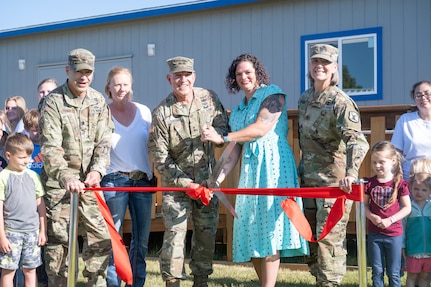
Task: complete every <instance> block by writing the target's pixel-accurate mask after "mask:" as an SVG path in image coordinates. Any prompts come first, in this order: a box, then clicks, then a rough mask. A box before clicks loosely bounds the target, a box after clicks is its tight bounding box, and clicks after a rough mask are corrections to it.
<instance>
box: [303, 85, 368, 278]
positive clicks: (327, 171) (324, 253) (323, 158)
mask: <svg viewBox="0 0 431 287" xmlns="http://www.w3.org/2000/svg"><path fill="white" fill-rule="evenodd" d="M298 109H299V110H298V112H299V144H300V148H301V151H302V159H301V162H300V165H299V172H298V173H299V176H300V177H301V186H302V187H323V186H338V184H339V181H340V180H341V179H342V178H344V177H346V176H353V177H356V178H357V177H358V172H359V167H360V165H361V163H362V160H363V159H364V157H365V155H366V153H367V151H368V149H369V145H368V142H367V140H366V138H365V136H364V135H363V134H362V132H361V119H360V115H359V110H358V107H357V106H356V104H355V103H354V102H353V100H352V99H351V98H350V97H348V96H347V95H346V94H345V93H344V92H343V91H342V90H340V89H339V88H338V87H336V86H329V87H328V88H326V89H325V90H324V91H323V92H321V93H319V94H316V93H314V89H313V88H311V89H309V90H307V91H305V92H304V94H303V95H302V96H301V97H300V99H299V103H298ZM334 202H335V199H316V200H313V199H311V200H310V199H308V200H307V199H305V200H304V212H305V214H306V216H307V218H308V219H309V221H310V224H311V225H312V228H313V229H314V230H313V232H314V233H315V235H316V236H319V235H320V233H321V231H322V229H323V226H324V224H325V223H326V219H327V217H328V214H329V212H330V210H331V207H332V206H333V204H334ZM351 208H352V202H351V201H350V200H348V201H347V202H346V209H345V214H344V216H343V217H342V219H341V220H340V222H339V223H338V224H337V225H336V226H335V227H334V229H333V230H332V231H331V232H330V233H329V234H328V235H327V236H326V237H325V238H324V239H323V240H322V241H320V242H319V243H318V245H317V244H315V243H314V244H310V258H309V265H310V272H311V273H312V274H313V275H314V276H315V277H316V281H317V286H338V285H339V284H340V282H341V280H342V279H343V276H344V274H345V271H346V254H347V251H346V246H345V237H346V226H347V223H348V220H349V214H350V211H351Z"/></svg>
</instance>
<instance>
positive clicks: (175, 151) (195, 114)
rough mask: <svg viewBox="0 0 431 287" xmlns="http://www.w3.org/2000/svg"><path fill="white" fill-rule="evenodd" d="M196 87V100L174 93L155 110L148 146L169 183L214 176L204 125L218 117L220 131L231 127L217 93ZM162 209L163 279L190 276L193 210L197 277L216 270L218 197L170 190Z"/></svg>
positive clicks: (216, 124)
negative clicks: (188, 257) (187, 244)
mask: <svg viewBox="0 0 431 287" xmlns="http://www.w3.org/2000/svg"><path fill="white" fill-rule="evenodd" d="M193 92H194V99H193V101H192V103H191V104H190V106H186V105H183V104H182V103H179V102H177V100H176V98H175V96H174V94H173V93H171V94H170V95H169V96H168V97H167V98H166V99H165V100H164V101H162V103H161V104H160V105H159V106H157V107H156V108H155V109H154V111H153V131H152V133H150V140H149V145H148V147H149V150H150V151H151V153H152V156H153V160H154V164H155V168H157V170H158V171H159V173H160V175H161V182H162V185H163V186H166V187H169V186H171V187H186V186H187V184H189V183H191V182H195V183H201V182H202V181H204V180H206V179H208V164H209V162H211V164H212V165H213V164H214V154H213V150H212V149H210V150H208V149H206V146H207V145H208V144H207V143H203V142H202V141H201V129H202V126H203V125H205V124H211V123H212V126H213V127H214V128H215V129H216V130H217V132H218V133H219V134H223V133H226V132H228V124H227V123H228V118H227V114H226V112H225V110H224V108H223V106H222V104H221V103H220V101H219V99H218V97H217V95H216V94H215V93H214V92H212V91H208V90H205V89H202V88H193ZM190 213H191V215H190ZM162 215H163V222H164V224H165V233H164V239H163V246H162V248H161V251H160V258H159V259H160V270H161V273H162V277H163V280H164V281H168V280H172V279H185V278H186V274H185V271H184V251H185V238H186V233H187V217H188V216H189V215H190V216H191V220H192V222H193V237H192V245H191V246H192V250H191V261H190V264H189V265H190V269H191V271H192V274H193V275H195V277H196V276H208V275H210V274H211V273H212V272H213V269H212V260H213V256H214V248H215V234H216V231H217V225H218V219H219V216H218V201H217V199H216V198H215V197H214V198H212V199H211V202H210V204H209V205H208V206H204V205H203V204H202V203H201V201H200V200H193V199H191V198H190V197H189V196H188V195H186V194H185V193H183V192H165V193H163V206H162Z"/></svg>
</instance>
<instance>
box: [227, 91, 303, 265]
mask: <svg viewBox="0 0 431 287" xmlns="http://www.w3.org/2000/svg"><path fill="white" fill-rule="evenodd" d="M273 94H284V93H283V92H282V91H281V89H280V88H279V87H277V86H275V85H269V86H262V87H261V88H259V89H258V90H257V91H256V92H255V93H254V95H253V97H252V98H251V99H250V100H249V101H248V105H246V104H245V98H244V99H243V100H242V101H241V103H240V104H239V105H238V106H236V107H235V108H233V109H232V113H231V116H230V120H229V124H230V126H231V128H232V131H238V130H241V129H243V128H245V127H246V126H248V125H250V124H252V123H254V122H255V121H256V117H257V114H258V112H259V108H260V106H261V104H262V102H263V101H264V100H265V98H266V97H268V96H269V95H273ZM284 95H285V94H284ZM285 96H286V95H285ZM286 99H287V96H286ZM287 132H288V122H287V107H286V105H285V109H284V110H283V112H282V114H281V116H280V118H279V120H278V122H277V123H276V124H275V125H274V127H273V128H272V129H271V130H270V131H269V132H268V133H267V134H266V135H265V136H263V137H261V138H259V139H257V140H254V141H251V142H246V143H243V149H242V159H241V174H240V179H239V184H238V187H245V188H264V187H298V186H299V184H298V177H297V173H296V164H295V159H294V157H293V154H292V151H291V149H290V146H289V144H288V142H287ZM285 198H286V197H284V196H255V195H238V196H237V197H236V206H235V210H236V212H237V214H238V218H237V219H235V221H234V238H233V261H234V262H247V261H250V259H251V258H263V257H266V256H270V255H274V254H276V252H277V250H278V251H280V256H281V257H292V256H303V255H308V253H309V249H308V242H307V241H306V240H305V239H303V238H302V237H301V236H300V235H299V233H298V231H297V230H296V229H295V227H294V226H293V225H292V223H291V222H290V220H289V219H288V217H287V215H286V214H285V213H284V211H283V209H282V207H281V205H280V202H281V201H282V200H284V199H285ZM296 201H297V202H298V204H299V206H300V207H301V209H302V199H300V198H297V199H296Z"/></svg>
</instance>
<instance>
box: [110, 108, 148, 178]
mask: <svg viewBox="0 0 431 287" xmlns="http://www.w3.org/2000/svg"><path fill="white" fill-rule="evenodd" d="M134 104H135V105H136V107H137V108H138V109H137V110H136V115H135V118H134V119H133V121H132V123H131V124H130V125H129V126H127V127H125V126H123V125H122V124H120V123H119V122H118V121H117V120H116V119H115V117H112V119H113V121H114V125H115V131H114V133H113V134H112V138H111V144H112V146H111V162H110V165H109V167H108V169H107V173H113V172H117V171H123V172H131V171H134V170H140V171H143V172H145V173H146V174H147V175H148V176H149V177H150V178H151V177H152V172H151V166H150V161H149V158H148V133H149V131H150V129H151V111H150V109H149V108H148V107H147V106H144V105H142V104H139V103H134Z"/></svg>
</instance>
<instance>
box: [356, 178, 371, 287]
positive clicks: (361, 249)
mask: <svg viewBox="0 0 431 287" xmlns="http://www.w3.org/2000/svg"><path fill="white" fill-rule="evenodd" d="M359 183H360V185H359V187H360V190H359V192H360V193H361V194H362V195H363V194H364V181H363V180H360V181H359ZM355 207H356V242H357V247H358V267H359V269H358V272H359V286H360V287H365V286H367V278H368V277H367V250H366V231H365V227H366V226H365V225H366V222H367V221H366V216H365V208H364V200H363V199H362V200H361V201H356V202H355Z"/></svg>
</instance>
